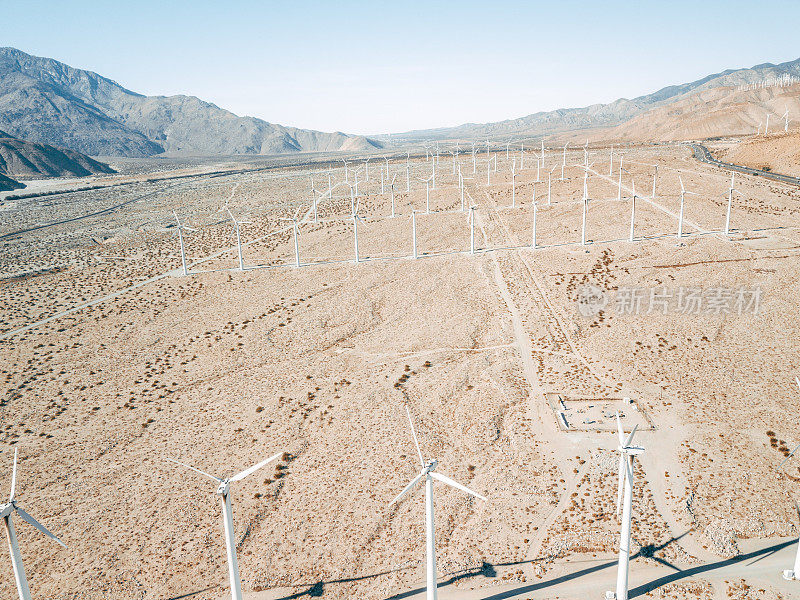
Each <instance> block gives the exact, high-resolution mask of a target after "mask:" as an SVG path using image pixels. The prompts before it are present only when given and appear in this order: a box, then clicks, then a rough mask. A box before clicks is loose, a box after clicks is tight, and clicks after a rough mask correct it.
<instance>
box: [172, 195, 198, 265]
mask: <svg viewBox="0 0 800 600" xmlns="http://www.w3.org/2000/svg"><path fill="white" fill-rule="evenodd" d="M172 214H173V215H175V221H176V222H177V223H178V243H179V244H180V245H181V264H182V265H183V274H184V276H185V275H188V274H189V271H188V269H187V268H186V251H185V250H184V248H183V232H184V231H197V229H192V228H191V227H186V226H185V225H181V221H180V219H178V213H176V212H175V211H174V210H173V211H172Z"/></svg>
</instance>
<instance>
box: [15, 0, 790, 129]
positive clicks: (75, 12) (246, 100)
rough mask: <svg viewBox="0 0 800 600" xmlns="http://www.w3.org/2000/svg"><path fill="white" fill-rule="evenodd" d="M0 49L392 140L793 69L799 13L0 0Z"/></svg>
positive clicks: (714, 5) (279, 118)
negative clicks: (726, 73)
mask: <svg viewBox="0 0 800 600" xmlns="http://www.w3.org/2000/svg"><path fill="white" fill-rule="evenodd" d="M0 14H1V15H2V21H3V23H4V25H5V26H4V27H3V28H2V30H3V31H2V34H0V45H8V46H14V47H16V48H19V49H21V50H24V51H25V52H28V53H31V54H35V55H39V56H47V57H51V58H55V59H58V60H60V61H62V62H65V63H67V64H69V65H71V66H74V67H78V68H83V69H89V70H92V71H96V72H98V73H100V74H101V75H104V76H106V77H109V78H111V79H114V80H115V81H117V82H119V83H120V84H122V85H124V86H125V87H127V88H129V89H131V90H133V91H136V92H140V93H143V94H148V95H150V94H165V95H169V94H189V95H194V96H199V97H200V98H202V99H204V100H207V101H210V102H214V103H215V104H217V105H219V106H221V107H223V108H227V109H229V110H231V111H233V112H235V113H236V114H239V115H251V116H256V117H261V118H263V119H265V120H267V121H271V122H274V123H281V124H284V125H292V126H297V127H304V128H312V129H321V130H324V131H333V130H340V131H346V132H349V133H367V134H369V133H383V132H388V131H392V132H397V131H406V130H409V129H420V128H430V127H442V126H449V125H457V124H460V123H465V122H470V121H471V122H486V121H497V120H502V119H508V118H514V117H519V116H523V115H526V114H530V113H533V112H537V111H540V110H551V109H554V108H563V107H574V106H585V105H588V104H593V103H597V102H609V101H611V100H615V99H617V98H619V97H628V98H630V97H634V96H638V95H641V94H645V93H648V92H651V91H655V90H656V89H659V88H661V87H664V86H666V85H670V84H675V83H683V82H686V81H691V80H694V79H697V78H699V77H702V76H705V75H707V74H710V73H713V72H717V71H721V70H724V69H726V68H737V67H749V66H752V65H754V64H758V63H762V62H776V63H777V62H783V61H786V60H792V59H795V58H798V57H800V36H799V35H798V23H799V22H800V1H797V0H793V1H785V2H774V1H762V2H745V1H738V0H731V1H727V2H722V1H715V0H693V1H691V2H684V1H668V0H664V1H658V2H656V1H649V2H648V1H639V2H622V1H612V0H609V1H605V2H588V1H587V2H577V1H569V0H550V1H548V2H516V1H502V0H501V1H488V2H472V1H462V2H436V1H435V0H429V1H428V2H402V1H395V2H379V1H373V2H355V1H335V2H304V1H293V0H284V1H281V2H267V1H264V2H245V1H237V0H228V1H225V0H217V1H215V2H208V1H205V0H193V1H191V2H188V1H186V2H184V1H176V0H175V1H173V0H160V1H158V2H155V1H151V0H135V1H131V2H112V1H106V2H100V1H96V2H88V1H81V0H62V1H58V2H56V1H48V2H42V1H37V0H26V1H24V2H20V1H9V0H0Z"/></svg>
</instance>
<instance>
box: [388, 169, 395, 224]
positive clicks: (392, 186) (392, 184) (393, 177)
mask: <svg viewBox="0 0 800 600" xmlns="http://www.w3.org/2000/svg"><path fill="white" fill-rule="evenodd" d="M396 178H397V173H395V174H394V176H392V183H390V184H389V186H390V187H391V189H392V218H393V219H394V180H395V179H396Z"/></svg>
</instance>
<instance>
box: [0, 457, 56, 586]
mask: <svg viewBox="0 0 800 600" xmlns="http://www.w3.org/2000/svg"><path fill="white" fill-rule="evenodd" d="M16 487H17V449H16V448H14V467H13V470H12V472H11V495H10V496H9V498H8V502H7V503H6V504H0V517H2V518H3V523H4V525H5V526H6V535H8V547H9V550H10V551H11V567H12V568H13V570H14V579H15V580H16V582H17V592H18V593H19V600H31V590H30V587H29V586H28V578H27V577H26V576H25V567H24V566H23V565H22V555H21V554H20V551H19V543H18V542H17V531H16V529H14V522H13V521H12V520H11V517H12V515H13V514H14V513H17V514H18V515H19V516H20V518H21V519H22V520H23V521H27V522H28V523H29V524H30V525H33V526H34V527H36V529H38V530H39V531H41V532H42V533H43V534H45V535H46V536H47V537H49V538H51V539H53V540H55V541H56V542H58V543H59V544H61V545H62V546H64V548H66V547H67V546H66V544H64V542H62V541H61V540H60V539H58V538H57V537H56V536H54V535H53V534H52V533H50V532H49V531H48V530H47V529H45V527H44V525H42V524H41V523H39V521H37V520H36V519H34V518H33V517H32V516H30V515H29V514H28V513H26V512H25V511H24V510H22V509H21V508H20V507H19V505H18V504H17V501H16V500H15V499H14V493H15V491H16Z"/></svg>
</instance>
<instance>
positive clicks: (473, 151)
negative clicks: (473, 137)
mask: <svg viewBox="0 0 800 600" xmlns="http://www.w3.org/2000/svg"><path fill="white" fill-rule="evenodd" d="M477 168H478V165H477V163H476V162H475V142H472V174H473V175H474V174H475V170H476V169H477Z"/></svg>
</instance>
